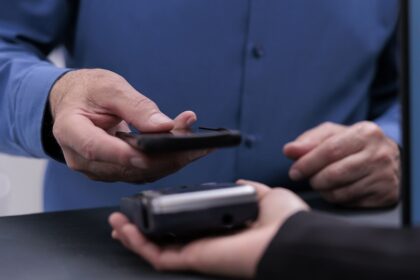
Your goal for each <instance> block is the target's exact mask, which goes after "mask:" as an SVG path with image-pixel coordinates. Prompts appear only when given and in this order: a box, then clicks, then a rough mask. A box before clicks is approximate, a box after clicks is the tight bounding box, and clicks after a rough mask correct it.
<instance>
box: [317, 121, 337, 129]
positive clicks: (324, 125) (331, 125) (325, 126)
mask: <svg viewBox="0 0 420 280" xmlns="http://www.w3.org/2000/svg"><path fill="white" fill-rule="evenodd" d="M334 126H335V124H334V123H332V122H324V123H322V124H320V125H319V126H318V128H322V129H325V130H330V129H332V128H334Z"/></svg>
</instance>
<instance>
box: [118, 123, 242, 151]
mask: <svg viewBox="0 0 420 280" xmlns="http://www.w3.org/2000/svg"><path fill="white" fill-rule="evenodd" d="M205 130H207V131H206V132H198V133H186V134H178V135H177V134H171V133H153V134H152V133H150V134H149V133H143V134H132V133H125V132H117V134H116V136H118V137H119V138H121V139H123V140H125V141H126V142H127V143H129V144H130V145H131V146H133V147H135V148H137V149H139V150H141V151H143V152H147V153H162V152H174V151H185V150H197V149H209V148H221V147H232V146H237V145H239V144H240V143H241V139H242V137H241V133H240V132H239V131H236V130H227V129H208V128H205Z"/></svg>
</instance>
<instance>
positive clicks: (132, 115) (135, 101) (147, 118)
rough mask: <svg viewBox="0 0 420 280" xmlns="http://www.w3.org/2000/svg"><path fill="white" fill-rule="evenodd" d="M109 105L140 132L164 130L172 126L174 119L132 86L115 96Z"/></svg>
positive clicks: (168, 129) (170, 128)
mask: <svg viewBox="0 0 420 280" xmlns="http://www.w3.org/2000/svg"><path fill="white" fill-rule="evenodd" d="M110 107H111V108H112V110H113V112H114V113H115V114H116V115H118V116H119V117H120V118H122V119H123V120H125V121H126V122H127V123H129V124H131V125H133V126H134V127H135V128H137V129H138V130H139V131H141V132H166V131H170V130H172V129H173V128H174V121H173V120H172V119H170V118H169V117H168V116H166V115H165V114H164V113H162V112H161V111H160V109H159V107H158V106H157V105H156V103H155V102H153V101H152V100H150V99H149V98H147V97H146V96H144V95H142V94H141V93H139V92H138V91H136V90H135V89H134V88H131V90H129V91H126V92H125V93H124V94H121V95H118V96H116V98H115V100H113V102H112V104H110Z"/></svg>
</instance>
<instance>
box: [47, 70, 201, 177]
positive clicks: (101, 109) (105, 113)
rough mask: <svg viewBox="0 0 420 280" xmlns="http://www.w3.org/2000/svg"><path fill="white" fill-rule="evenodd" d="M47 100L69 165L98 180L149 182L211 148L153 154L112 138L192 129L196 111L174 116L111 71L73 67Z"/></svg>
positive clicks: (57, 138)
mask: <svg viewBox="0 0 420 280" xmlns="http://www.w3.org/2000/svg"><path fill="white" fill-rule="evenodd" d="M49 102H50V107H51V114H52V117H53V120H54V125H53V134H54V137H55V138H56V140H57V142H58V144H59V145H60V147H61V149H62V151H63V154H64V157H65V160H66V163H67V165H68V167H69V168H71V169H73V170H76V171H79V172H82V173H84V174H85V175H87V176H88V177H89V178H91V179H94V180H100V181H126V182H136V183H143V182H151V181H154V180H157V179H159V178H161V177H163V176H165V175H168V174H170V173H172V172H175V171H177V170H178V169H180V168H182V167H183V166H185V165H186V164H188V163H189V162H191V161H193V160H195V159H197V158H199V157H201V156H204V155H206V154H207V153H208V151H193V152H182V153H172V154H165V155H155V156H149V155H146V154H143V153H141V152H139V151H137V150H135V149H133V148H132V147H131V146H130V145H128V144H127V143H125V142H124V141H122V140H120V139H119V138H117V137H115V136H113V134H114V133H115V132H116V131H129V128H128V123H130V124H131V125H133V126H134V127H136V128H137V129H138V130H139V131H141V132H167V131H171V130H177V129H182V130H183V129H188V128H189V127H190V126H191V125H192V124H193V123H194V122H195V121H196V119H197V118H196V115H195V114H194V113H193V112H191V111H185V112H183V113H181V114H180V115H178V117H176V118H175V119H174V120H172V119H170V118H169V117H167V116H166V115H165V114H163V113H162V112H161V111H160V110H159V108H158V106H157V105H156V104H155V103H154V102H153V101H151V100H150V99H148V98H147V97H145V96H144V95H142V94H141V93H139V92H138V91H136V90H135V89H134V88H133V87H132V86H131V85H130V84H129V83H128V82H127V81H126V80H125V79H124V78H122V77H121V76H119V75H118V74H115V73H113V72H111V71H107V70H102V69H86V70H77V71H71V72H68V73H67V74H65V75H64V76H63V77H61V78H60V79H59V80H58V81H57V82H56V83H55V85H54V86H53V88H52V90H51V92H50V96H49Z"/></svg>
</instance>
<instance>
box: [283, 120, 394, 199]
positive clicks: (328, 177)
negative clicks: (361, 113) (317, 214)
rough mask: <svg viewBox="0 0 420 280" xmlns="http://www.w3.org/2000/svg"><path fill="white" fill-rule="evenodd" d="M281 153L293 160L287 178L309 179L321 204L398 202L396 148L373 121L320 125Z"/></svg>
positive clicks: (286, 146)
mask: <svg viewBox="0 0 420 280" xmlns="http://www.w3.org/2000/svg"><path fill="white" fill-rule="evenodd" d="M284 153H285V155H286V156H288V157H289V158H291V159H293V160H295V162H294V164H293V165H292V166H291V168H290V170H289V176H290V177H291V179H293V180H296V181H298V180H303V179H309V181H310V184H311V186H312V187H313V188H314V189H315V190H317V191H319V192H320V193H321V194H322V196H323V197H324V198H325V199H326V200H327V201H330V202H332V203H337V204H342V205H345V206H355V207H379V206H388V205H392V204H394V203H396V202H397V200H398V197H399V191H400V152H399V149H398V145H397V144H396V143H395V142H394V141H393V140H391V139H389V138H388V137H387V136H385V135H384V133H383V132H382V130H381V129H380V127H379V126H377V125H376V124H375V123H373V122H368V121H363V122H359V123H356V124H354V125H352V126H343V125H339V124H334V123H324V124H321V125H320V126H318V127H315V128H313V129H311V130H309V131H307V132H305V133H303V134H302V135H300V136H299V137H298V138H297V139H296V140H295V141H293V142H290V143H288V144H286V145H285V147H284Z"/></svg>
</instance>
